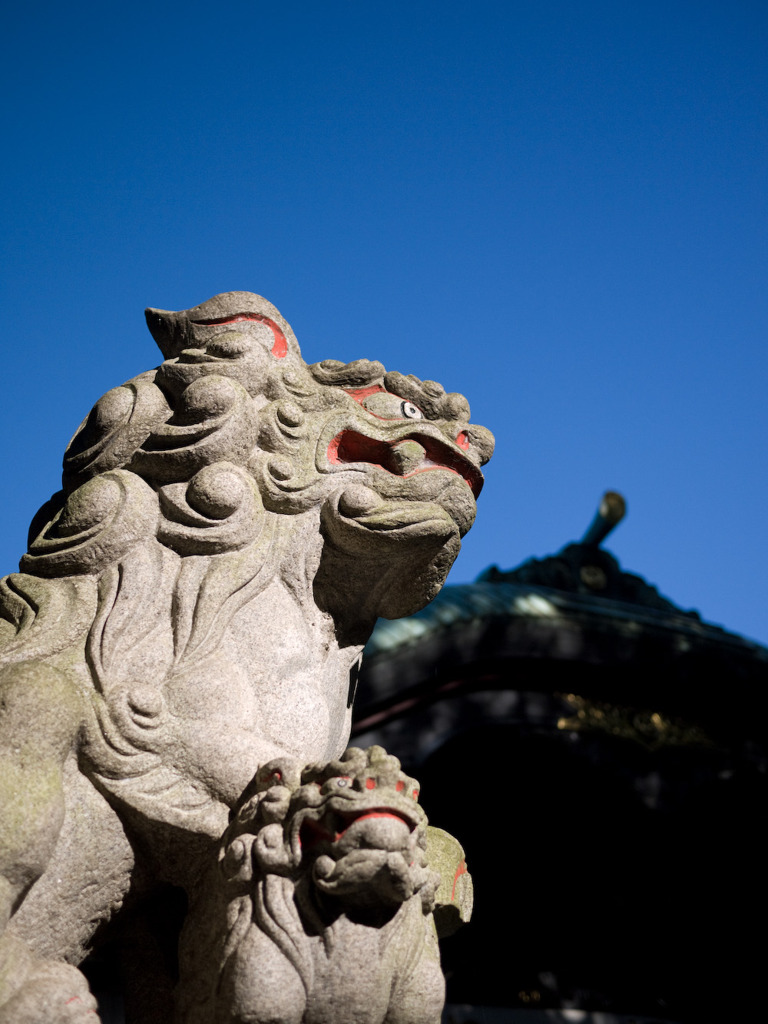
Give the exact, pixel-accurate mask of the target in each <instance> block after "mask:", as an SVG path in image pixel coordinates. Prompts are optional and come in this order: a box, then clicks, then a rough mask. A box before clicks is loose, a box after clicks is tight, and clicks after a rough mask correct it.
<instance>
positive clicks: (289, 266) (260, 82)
mask: <svg viewBox="0 0 768 1024" xmlns="http://www.w3.org/2000/svg"><path fill="white" fill-rule="evenodd" d="M3 36H4V44H3V61H2V69H1V70H0V74H2V78H3V80H4V81H3V92H2V94H3V98H4V103H3V114H2V119H3V138H4V139H5V142H6V147H5V149H6V153H5V157H4V161H3V164H2V179H3V181H2V191H1V193H0V204H1V205H2V222H3V245H4V249H5V257H4V260H3V272H2V302H3V308H5V310H6V316H5V346H4V353H3V366H4V370H5V373H4V377H3V387H2V400H1V401H0V421H1V422H0V426H1V428H2V436H3V438H4V439H5V440H4V444H3V445H2V451H1V452H0V472H2V479H3V482H4V488H3V493H4V501H3V509H2V524H3V527H2V537H1V538H0V541H1V543H0V555H1V556H2V559H1V561H0V566H1V567H2V568H3V570H5V571H12V570H14V569H15V568H16V564H17V560H18V557H19V555H20V554H21V553H22V551H23V549H24V546H25V532H26V526H27V523H28V522H29V519H30V518H31V516H32V514H33V512H34V511H35V510H36V509H37V507H38V505H39V504H40V503H41V502H42V501H43V500H45V499H46V498H47V497H48V496H49V494H50V493H51V492H52V491H53V490H55V489H57V487H58V475H59V471H60V460H61V454H62V452H63V449H64V446H65V444H66V442H67V441H68V439H69V437H70V435H71V433H72V432H73V431H74V429H75V428H76V427H77V425H78V423H79V421H80V419H81V418H82V417H83V416H85V414H86V413H87V411H88V409H89V408H90V406H91V405H92V403H93V402H94V401H95V400H96V399H97V398H98V397H99V396H100V395H101V394H102V393H103V392H104V391H106V390H107V389H108V388H110V387H112V386H114V385H115V384H117V383H120V382H122V381H123V380H125V379H127V378H128V377H131V376H133V375H134V374H136V373H138V372H140V371H142V370H144V369H147V368H149V367H150V366H152V365H155V364H156V363H157V362H158V361H159V356H158V353H157V351H156V349H155V346H154V343H153V342H152V339H151V337H150V336H149V334H148V332H147V331H146V329H145V327H144V324H143V316H142V310H143V307H144V306H145V305H154V306H161V307H165V308H170V309H179V308H186V307H188V306H191V305H194V304H197V303H198V302H201V301H202V300H204V299H206V298H208V297H210V296H211V295H213V294H215V293H217V292H220V291H228V290H232V289H246V290H250V291H256V292H259V293H260V294H263V295H265V296H266V297H267V298H269V299H270V300H271V301H273V302H274V303H275V304H276V305H277V306H278V307H279V308H280V310H281V311H282V312H283V314H284V315H285V316H286V317H287V319H288V320H289V321H290V322H291V324H292V325H293V327H294V330H295V331H296V333H297V335H298V338H299V342H300V344H301V346H302V349H303V352H304V355H305V357H306V358H307V360H308V361H315V360H318V359H322V358H338V359H351V358H357V357H361V356H365V357H369V358H378V359H380V360H381V361H382V362H384V363H385V365H386V366H387V367H388V368H390V369H399V370H401V371H402V372H404V373H408V372H412V373H416V374H418V375H419V376H422V377H431V378H435V379H437V380H440V381H441V382H442V383H443V384H444V385H445V386H446V387H447V388H448V389H449V390H458V391H462V392H464V393H465V394H466V395H467V396H468V398H469V400H470V403H471V405H472V409H473V416H474V419H475V420H476V421H477V422H481V423H483V424H485V425H486V426H488V427H490V428H491V429H492V430H493V431H494V432H495V433H496V436H497V442H498V447H497V454H496V456H495V458H494V460H493V461H492V462H491V464H490V465H489V466H488V468H487V474H486V476H487V483H486V489H485V491H484V493H483V495H482V497H481V499H480V510H479V515H478V521H477V525H476V526H475V528H474V530H473V531H472V533H471V534H470V536H469V537H468V538H467V541H466V543H465V549H464V551H463V552H462V554H461V556H460V558H459V561H458V562H457V564H456V568H455V569H454V572H453V574H452V577H451V579H452V580H453V581H454V582H465V581H467V580H470V579H473V578H474V577H475V576H476V575H477V573H478V572H479V571H480V570H481V569H483V568H484V567H485V566H487V565H488V564H490V563H492V562H496V563H498V564H500V565H501V566H502V567H505V568H509V567H512V566H513V565H516V564H517V563H519V562H520V561H522V560H523V559H524V558H526V557H528V556H530V555H537V556H542V555H545V554H548V553H551V552H553V551H554V550H556V549H557V548H559V547H560V546H561V545H562V544H564V543H565V542H567V541H569V540H571V539H575V538H576V537H577V536H579V535H580V534H581V532H582V531H583V529H584V528H585V527H586V525H587V523H588V521H589V520H590V518H591V516H592V513H593V511H594V508H595V506H596V503H597V500H598V498H599V496H600V494H601V493H602V491H603V490H604V489H605V488H608V487H611V488H616V489H618V490H620V491H622V492H623V493H624V494H625V496H626V497H627V499H628V503H629V517H628V519H627V520H626V521H625V523H624V524H623V525H622V526H621V527H620V528H619V529H618V531H617V532H616V533H615V534H614V535H613V537H612V538H611V541H610V543H609V547H610V548H611V550H613V552H614V553H615V554H616V555H617V557H618V558H619V559H620V561H621V562H622V564H623V565H624V567H625V568H627V569H630V570H632V571H635V572H639V573H641V574H643V575H644V576H646V577H647V578H648V579H649V580H650V581H651V582H654V583H656V584H657V585H658V586H659V587H660V588H661V590H662V592H664V593H665V594H666V595H667V596H668V597H671V598H672V599H673V600H675V601H677V602H678V603H680V604H681V605H683V606H684V607H697V608H698V609H699V610H700V611H701V612H702V614H703V615H704V617H705V618H707V619H709V620H710V621H714V622H717V623H720V624H723V625H725V626H727V627H728V628H729V629H732V630H734V631H737V632H742V633H745V634H746V635H749V636H752V637H754V638H757V639H759V640H762V641H763V642H768V614H767V613H766V578H767V577H768V555H767V554H766V534H767V533H768V530H767V528H766V527H767V524H766V512H765V508H766V504H767V503H768V483H767V481H766V465H767V462H768V460H767V459H766V437H767V436H768V429H767V428H768V402H767V401H766V376H767V374H766V368H767V363H768V357H767V356H766V328H767V327H768V291H767V289H766V269H767V267H766V264H767V263H768V259H767V257H768V252H767V248H768V230H767V228H768V225H767V224H766V220H767V217H766V213H767V212H768V211H767V207H768V203H767V201H766V195H767V188H768V132H767V131H766V129H767V127H768V125H767V122H768V116H767V105H768V59H767V58H766V54H768V4H766V3H765V2H764V0H730V2H726V0H721V2H709V0H690V2H688V0H666V2H656V0H637V2H634V0H632V2H630V0H618V2H617V0H606V2H598V0H584V2H578V0H577V2H573V0H570V2H559V0H537V2H531V0H524V2H521V0H506V2H502V0H472V2H451V0H439V2H438V0H407V2H404V0H389V2H388V3H386V4H384V3H373V2H368V0H357V2H351V0H314V2H310V0H297V2H292V0H282V2H281V3H279V4H278V3H265V2H261V0H248V2H244V0H235V2H227V0H223V2H220V3H217V4H216V3H201V2H198V0H190V2H187V3H184V4H181V3H175V2H165V3H164V2H163V0H154V2H153V3H148V2H146V0H131V2H130V3H126V2H122V0H113V2H111V3H109V4H105V3H95V2H81V0H73V2H71V3H67V4H63V3H61V2H56V3H53V2H50V0H41V2H30V3H28V4H25V5H22V4H13V5H11V6H10V7H9V9H8V10H7V12H6V14H5V16H4V24H3Z"/></svg>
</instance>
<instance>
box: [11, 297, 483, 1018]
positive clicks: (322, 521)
mask: <svg viewBox="0 0 768 1024" xmlns="http://www.w3.org/2000/svg"><path fill="white" fill-rule="evenodd" d="M147 321H148V324H149V328H150V330H151V332H152V334H153V336H154V338H155V340H156V341H157V344H158V345H159V347H160V349H161V351H162V354H163V357H164V360H165V361H164V362H163V363H162V364H161V365H160V366H159V367H158V368H157V369H154V370H150V371H148V372H146V373H143V374H140V375H139V376H138V377H135V378H134V379H133V380H131V381H128V383H126V384H124V385H122V386H120V387H117V388H115V389H113V390H112V391H109V392H107V394H106V395H104V396H103V398H101V399H100V400H99V401H98V402H97V404H96V406H95V407H94V409H93V410H92V411H91V413H90V414H89V416H88V417H87V419H86V420H85V421H84V422H83V424H82V425H81V426H80V428H79V430H78V431H77V433H76V434H75V436H74V438H73V439H72V441H71V443H70V445H69V447H68V448H67V450H66V453H65V456H64V473H63V489H62V490H61V491H60V492H58V493H57V494H55V495H54V496H53V498H51V500H50V501H49V502H48V503H47V504H46V505H44V506H43V508H42V509H41V510H40V511H39V512H38V514H37V515H36V517H35V518H34V520H33V522H32V526H31V529H30V538H31V539H30V544H29V550H28V551H27V553H26V554H25V555H24V557H23V558H22V561H21V566H20V570H21V571H20V572H18V573H13V574H12V575H10V576H7V577H6V578H5V579H4V580H2V581H1V582H0V666H2V667H1V668H0V932H2V938H0V1024H65V1022H79V1021H94V1020H96V1013H95V1004H94V1002H93V999H92V997H91V995H90V994H89V991H88V988H87V985H86V983H85V980H84V978H83V977H82V975H81V974H80V972H79V971H77V970H76V968H75V966H73V965H77V964H79V963H80V962H81V961H82V959H83V958H84V957H85V956H86V955H87V953H88V952H89V951H90V950H91V948H92V945H93V942H94V935H95V934H96V933H97V932H98V933H99V934H100V933H101V932H102V931H103V930H104V927H105V925H106V923H107V922H108V921H109V920H110V919H111V918H113V917H114V916H115V914H116V913H117V912H118V911H119V910H121V908H122V910H123V912H124V913H125V912H126V911H127V908H129V907H131V906H132V904H133V903H135V902H136V901H137V900H138V899H139V897H141V896H142V894H146V893H148V892H151V891H152V889H153V887H156V886H159V885H170V886H175V887H178V888H179V889H181V890H184V891H186V892H187V893H190V894H196V893H197V892H198V889H199V883H200V877H201V871H203V866H204V865H205V864H207V862H208V858H209V855H210V852H211V850H215V849H216V848H217V846H218V844H219V842H220V841H221V836H222V834H223V833H224V831H225V829H227V827H228V822H229V817H230V812H231V809H232V808H234V807H236V806H239V804H238V801H240V800H241V795H242V794H243V792H244V790H245V791H246V792H250V790H246V787H248V786H249V783H251V780H252V779H253V778H254V777H256V778H257V779H258V778H259V776H258V775H257V772H258V771H259V770H260V769H261V768H262V766H264V765H265V764H268V763H271V762H274V760H275V759H276V758H278V759H279V758H288V759H291V760H292V761H294V762H298V763H300V764H302V765H305V764H307V762H317V763H325V762H333V759H334V758H338V757H339V756H340V755H341V752H342V751H343V750H344V748H345V746H346V742H347V739H348V736H349V724H350V715H351V706H352V700H353V696H354V688H355V679H356V673H357V668H358V666H359V660H360V656H361V651H362V647H363V645H364V644H365V642H366V640H367V638H368V636H369V635H370V632H371V630H372V628H373V625H374V622H375V620H376V618H377V616H385V617H387V618H395V617H398V616H401V615H407V614H410V613H411V612H413V611H415V610H417V609H418V608H420V607H422V606H423V605H424V604H425V603H426V602H427V601H429V600H430V598H431V597H432V596H433V595H434V594H435V593H436V592H437V591H438V590H439V588H440V587H441V585H442V583H443V582H444V580H445V577H446V574H447V572H448V570H449V568H450V566H451V564H452V562H453V560H454V559H455V557H456V554H457V553H458V550H459V544H460V538H461V536H462V535H463V534H464V533H465V532H466V531H467V530H468V529H469V528H470V526H471V525H472V522H473V519H474V515H475V499H476V497H477V495H478V493H479V491H480V487H481V485H482V479H483V478H482V475H481V472H480V466H481V465H482V464H483V463H484V462H485V461H487V459H488V458H489V457H490V455H491V452H492V448H493V439H492V437H491V435H490V434H489V432H488V431H487V430H485V429H484V428H483V427H478V426H474V425H471V424H470V423H469V408H468V405H467V403H466V401H465V399H464V398H463V397H462V396H461V395H457V394H446V393H445V392H444V390H443V388H442V387H441V386H440V385H439V384H436V383H435V382H434V381H420V380H418V379H417V378H415V377H413V376H402V375H401V374H399V373H387V372H386V371H385V370H384V367H383V366H382V365H381V364H380V363H376V362H370V361H368V360H359V361H357V362H353V363H347V364H343V363H339V362H335V361H326V362H322V363H318V364H315V365H313V366H307V365H306V364H305V363H304V361H303V360H302V358H301V355H300V352H299V347H298V344H297V342H296V339H295V337H294V335H293V332H292V331H291V329H290V327H289V326H288V324H287V323H286V321H285V320H283V318H282V317H281V315H280V314H279V313H278V311H277V310H276V309H275V308H274V307H273V306H272V305H270V303H268V302H266V300H264V299H262V298H261V297H260V296H257V295H254V294H251V293H250V292H229V293H227V294H224V295H218V296H216V297H215V298H213V299H210V300H209V301H208V302H205V303H203V304H202V305H201V306H197V307H195V308H193V309H190V310H186V311H184V312H180V313H170V312H164V311H161V310H154V309H150V310H148V311H147ZM317 770H318V771H320V769H317ZM388 770H389V769H388ZM372 777H373V776H372ZM309 785H311V783H310V782H306V783H302V786H301V788H300V789H299V790H298V791H297V793H296V794H295V796H293V797H292V798H291V799H293V800H299V801H300V800H304V799H306V792H307V790H306V786H309ZM323 785H325V783H323ZM321 788H322V787H321ZM260 792H261V791H260V790H259V789H258V786H257V797H255V798H254V799H256V802H257V803H258V802H259V798H258V793H260ZM268 792H269V791H267V793H268ZM302 793H303V794H305V795H304V796H301V794H302ZM249 799H251V798H250V797H249ZM265 799H266V797H265ZM248 806H251V805H250V804H249V803H246V804H244V805H242V807H241V811H240V812H239V813H240V814H242V813H243V811H242V808H243V807H248ZM259 806H260V807H261V804H259ZM254 813H255V812H254ZM259 813H262V812H261V811H259ZM310 817H311V815H310ZM406 818H407V815H406ZM236 820H237V821H239V820H240V819H239V818H238V819H236ZM307 820H309V818H308V819H307ZM318 820H320V819H318ZM387 820H388V821H390V825H388V826H387V828H388V829H390V831H391V827H390V826H391V820H390V819H387ZM403 820H405V819H403ZM275 824H277V819H276V821H275ZM369 824H370V827H373V825H372V824H371V823H369ZM232 827H234V826H230V832H229V833H227V834H228V835H231V829H232ZM238 827H239V826H238ZM307 827H309V826H307ZM322 827H325V826H324V825H322ZM382 827H383V826H382ZM377 828H378V826H377ZM416 828H417V831H418V827H416ZM368 829H369V825H365V824H364V823H363V822H361V823H360V824H359V825H355V826H354V828H352V827H351V828H350V829H349V833H350V841H351V839H352V836H353V835H354V834H356V832H358V831H360V832H367V830H368ZM398 829H399V826H398ZM385 831H386V829H385ZM400 831H402V829H400ZM267 834H268V835H272V834H273V833H272V832H269V830H267V831H266V832H264V831H263V830H262V831H260V832H259V833H258V835H257V838H256V841H255V842H256V845H258V843H259V842H261V839H260V837H261V836H264V840H263V841H264V842H265V843H266V842H268V840H267V838H266V836H267ZM238 842H240V840H238ZM318 842H319V843H320V846H322V842H323V841H321V840H318ZM338 842H339V843H341V846H340V847H338V848H339V849H342V848H344V840H343V839H339V840H338ZM231 845H232V847H233V848H234V847H236V846H237V843H236V842H235V841H234V840H233V841H232V844H231ZM289 845H290V844H289ZM319 848H320V847H318V849H319ZM391 852H393V853H398V856H399V855H400V853H401V852H402V851H391ZM347 856H348V858H354V854H353V853H349V854H348V855H347ZM329 857H330V858H331V859H334V853H333V851H332V850H329V851H328V852H327V854H325V853H324V854H323V855H322V856H318V858H317V860H316V861H315V865H314V867H313V869H312V872H313V874H312V878H313V884H314V886H315V887H316V888H318V890H319V891H323V892H324V889H323V885H326V884H327V886H330V885H331V883H332V879H333V877H334V876H333V873H331V874H329V875H328V877H325V876H324V875H323V871H324V866H328V858H329ZM417 862H418V863H420V860H419V858H417ZM336 863H337V866H338V870H339V872H340V875H339V886H338V887H337V888H338V890H339V896H338V899H339V900H341V901H342V902H343V901H344V900H347V899H348V896H347V895H342V894H341V890H343V889H344V885H345V884H346V883H345V882H344V881H343V878H346V877H347V869H346V867H343V868H342V865H344V864H345V860H344V859H343V858H342V859H338V860H337V861H336ZM346 863H347V864H349V865H352V864H354V863H355V861H354V859H348V860H347V861H346ZM393 863H394V861H393ZM292 870H293V869H292V868H291V869H290V870H289V869H288V868H286V872H287V874H285V873H284V874H280V872H278V873H277V874H278V876H279V877H280V878H291V877H292V876H291V871H292ZM334 870H335V869H334ZM361 870H363V869H362V868H361ZM420 870H421V869H420V868H419V869H416V868H414V872H415V874H414V876H413V877H411V875H408V879H410V880H406V878H405V877H403V878H402V879H401V881H400V883H397V882H396V880H395V878H394V876H393V878H392V882H391V884H392V885H393V886H395V888H396V886H397V884H401V886H405V889H402V891H403V892H405V891H406V889H407V887H408V885H411V886H413V894H414V895H412V896H409V897H407V898H405V900H404V901H401V902H402V908H401V910H402V912H404V913H405V914H406V916H408V917H409V919H410V917H413V916H414V914H415V911H414V910H409V909H408V907H409V906H410V902H409V901H411V900H413V899H416V897H417V896H418V898H419V899H421V900H422V902H423V901H426V902H427V903H428V902H429V892H430V891H431V889H430V886H431V884H432V883H430V882H429V879H428V877H427V875H424V876H423V877H422V875H419V871H420ZM424 870H426V869H424ZM353 875H355V873H354V872H352V875H350V876H349V877H350V878H351V877H352V876H353ZM254 877H255V876H254ZM355 877H356V876H355ZM321 883H322V884H321ZM254 884H256V883H254ZM271 884H272V883H270V882H269V879H267V880H265V881H264V882H263V892H264V893H265V894H266V893H268V891H269V889H270V885H271ZM295 884H296V885H297V886H299V887H300V886H301V884H302V883H300V882H296V883H295ZM382 884H383V883H382ZM258 885H262V882H261V881H260V882H259V883H258ZM379 889H380V887H379V886H378V883H377V889H376V891H377V892H378V891H379ZM261 891H262V890H261V889H259V888H258V886H256V888H254V890H253V892H252V893H250V894H249V896H248V899H249V900H250V899H252V900H253V901H254V905H257V904H258V901H259V899H260V898H261V897H260V896H259V892H261ZM330 891H331V890H330V889H328V893H329V894H330ZM393 891H394V890H393ZM419 894H421V895H419ZM264 898H265V899H266V898H267V896H266V895H265V896H264ZM328 898H329V899H330V898H331V897H330V895H329V896H328ZM349 898H350V899H352V897H351V896H350V897H349ZM361 899H362V900H363V902H365V897H361ZM417 902H418V901H417ZM425 905H426V904H425ZM302 912H305V911H304V910H303V911H302ZM306 912H309V911H306ZM318 913H319V911H318ZM393 920H394V919H393ZM392 927H395V925H394V924H393V925H392ZM397 927H401V926H400V925H397ZM403 927H405V926H403ZM408 927H410V926H408ZM323 934H324V935H325V936H326V938H324V939H323V941H324V942H333V941H334V939H333V935H334V932H333V928H332V927H331V928H330V930H327V931H326V932H324V933H323ZM251 941H253V940H252V939H246V938H244V939H243V942H246V943H247V942H251ZM276 941H277V940H276ZM280 941H282V940H280ZM185 944H187V945H188V944H189V940H188V938H185ZM277 945H278V947H280V942H279V941H277ZM240 948H242V947H239V949H238V952H236V953H233V954H232V957H234V960H233V963H236V962H239V960H238V958H239V957H240V956H241V955H242V954H241V952H240ZM280 948H282V947H280ZM297 955H298V954H297ZM306 955H307V957H309V960H310V961H311V960H312V958H313V956H314V954H311V953H307V954H306ZM430 955H431V954H430ZM302 956H304V954H302ZM423 956H424V957H427V953H424V954H423ZM289 959H290V958H289ZM308 962H309V961H308ZM313 962H314V961H313ZM419 962H421V961H419ZM430 962H431V961H430ZM424 964H425V966H424V967H419V968H418V970H417V973H418V971H428V968H427V966H426V964H427V960H425V961H424ZM293 967H294V968H295V969H297V970H298V968H296V965H295V964H293ZM299 974H300V975H301V970H299ZM302 977H303V975H302ZM302 984H303V982H302ZM398 984H399V983H398ZM403 985H405V986H406V988H407V983H406V982H403ZM168 986H170V982H168ZM144 987H145V988H146V989H151V990H152V993H153V998H155V1002H156V1006H157V1007H159V1008H155V1009H151V1008H150V1009H147V1008H146V1007H144V1008H142V1009H140V1010H137V1011H136V1013H135V1014H134V1016H133V1018H132V1019H133V1020H135V1021H137V1022H138V1021H141V1022H142V1024H144V1022H145V1021H147V1022H149V1021H155V1020H157V1021H160V1020H163V1021H167V1019H168V1017H167V1009H166V1008H165V1006H164V1005H163V1000H162V997H161V995H159V994H158V993H161V992H162V991H164V989H163V984H162V983H161V981H160V980H159V978H158V980H157V981H156V982H153V983H152V984H151V985H150V984H149V983H146V984H145V986H144ZM238 998H240V996H238ZM248 998H249V997H247V996H245V995H243V996H242V999H243V1000H244V1001H245V1002H244V1004H243V1005H245V1003H247V1000H248ZM265 998H266V997H265ZM404 998H405V997H404ZM150 1003H151V1000H150ZM147 1005H149V1004H147ZM190 1012H191V1011H190ZM254 1012H256V1011H254ZM248 1013H250V1010H249V1009H247V1007H246V1008H245V1009H244V1010H243V1012H242V1014H241V1016H242V1019H243V1020H246V1019H247V1020H251V1019H252V1018H251V1017H249V1016H248ZM258 1013H262V1010H261V1009H259V1010H258ZM262 1016H263V1014H262ZM129 1017H130V1014H129ZM189 1019H190V1020H195V1021H197V1020H198V1019H200V1020H203V1018H201V1017H200V1018H199V1017H193V1016H189ZM221 1019H222V1020H223V1019H225V1018H224V1017H221ZM226 1019H227V1020H229V1019H230V1018H229V1017H227V1018H226ZM231 1019H232V1020H233V1021H234V1020H236V1019H239V1018H237V1017H236V1016H233V1017H231ZM253 1019H254V1020H256V1019H258V1020H261V1019H262V1017H253ZM264 1019H267V1018H264ZM269 1019H270V1020H277V1019H278V1018H269ZM279 1019H280V1020H282V1018H279ZM286 1019H287V1018H286ZM291 1019H293V1018H291ZM297 1019H298V1018H297ZM322 1019H323V1020H326V1019H329V1018H327V1017H323V1018H322ZM393 1019H394V1018H393ZM399 1019H400V1018H398V1020H399ZM403 1019H406V1018H403ZM407 1019H410V1018H407ZM425 1019H426V1018H425ZM430 1019H431V1018H430ZM211 1020H212V1021H213V1020H219V1017H211ZM387 1020H389V1018H387Z"/></svg>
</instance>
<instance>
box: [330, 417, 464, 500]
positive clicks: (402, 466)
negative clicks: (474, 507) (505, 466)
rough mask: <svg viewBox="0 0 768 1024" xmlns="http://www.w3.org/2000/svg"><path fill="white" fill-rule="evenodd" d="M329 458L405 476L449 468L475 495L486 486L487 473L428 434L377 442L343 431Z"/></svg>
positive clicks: (333, 443)
mask: <svg viewBox="0 0 768 1024" xmlns="http://www.w3.org/2000/svg"><path fill="white" fill-rule="evenodd" d="M328 461H329V462H330V463H332V464H333V465H340V464H342V463H350V462H367V463H369V464H370V465H372V466H378V467H379V468H380V469H383V470H386V472H387V473H392V474H393V475H394V476H402V477H409V476H413V475H414V474H416V473H426V472H429V471H430V470H434V469H447V470H448V471H449V472H451V473H456V474H457V475H458V476H460V477H462V478H463V479H464V480H465V481H466V483H467V486H468V487H469V488H470V489H471V491H472V493H473V494H474V496H475V498H477V497H478V495H479V494H480V491H481V490H482V487H483V474H482V473H481V472H480V470H479V469H478V468H477V467H476V466H473V465H472V463H471V462H470V461H469V460H468V459H465V458H464V456H463V455H461V454H460V453H459V452H456V451H453V450H452V449H451V448H449V447H448V445H447V444H443V443H442V442H441V441H438V440H436V439H435V438H434V437H429V436H427V435H426V434H417V433H414V434H409V435H408V436H407V437H401V438H399V440H397V441H391V442H390V441H377V440H375V439H374V438H372V437H366V436H365V434H358V432H357V431H356V430H342V432H341V433H340V434H337V435H336V437H334V439H333V440H332V441H331V443H330V444H329V445H328Z"/></svg>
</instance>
